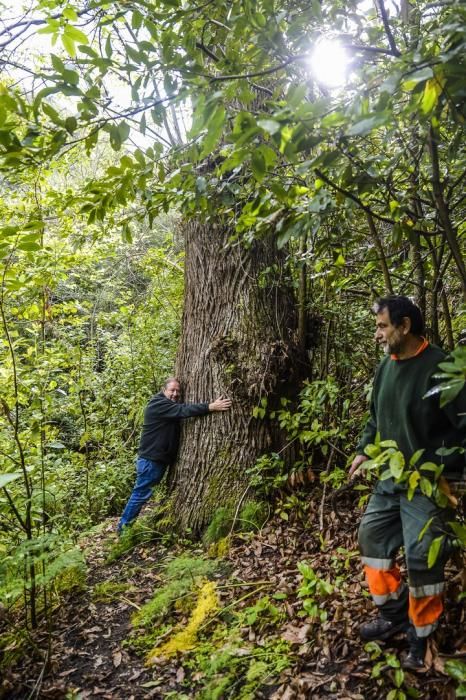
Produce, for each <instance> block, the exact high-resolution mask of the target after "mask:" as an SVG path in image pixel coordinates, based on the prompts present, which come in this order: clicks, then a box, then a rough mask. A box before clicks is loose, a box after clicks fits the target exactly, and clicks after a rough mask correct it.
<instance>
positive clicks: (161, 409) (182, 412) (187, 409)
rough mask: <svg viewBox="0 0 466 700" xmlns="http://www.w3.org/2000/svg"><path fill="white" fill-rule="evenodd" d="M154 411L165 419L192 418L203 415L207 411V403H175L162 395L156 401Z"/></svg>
mask: <svg viewBox="0 0 466 700" xmlns="http://www.w3.org/2000/svg"><path fill="white" fill-rule="evenodd" d="M156 413H157V415H158V416H160V418H165V419H167V420H170V419H173V420H180V419H182V418H193V417H194V416H204V415H205V414H206V413H209V404H208V403H176V402H175V401H170V399H167V398H166V397H164V398H163V399H161V400H160V401H158V402H157V406H156Z"/></svg>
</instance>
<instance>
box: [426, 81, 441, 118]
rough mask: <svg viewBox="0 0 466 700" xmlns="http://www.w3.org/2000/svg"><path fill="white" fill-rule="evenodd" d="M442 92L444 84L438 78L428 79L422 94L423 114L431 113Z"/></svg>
mask: <svg viewBox="0 0 466 700" xmlns="http://www.w3.org/2000/svg"><path fill="white" fill-rule="evenodd" d="M441 94H442V86H441V85H440V83H439V82H438V80H436V79H435V78H433V79H432V80H428V81H427V83H426V86H425V88H424V92H423V94H422V100H421V112H422V113H423V114H429V112H432V110H433V109H434V107H435V105H436V104H437V102H438V98H439V97H440V95H441Z"/></svg>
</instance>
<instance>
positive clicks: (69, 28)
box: [63, 24, 89, 44]
mask: <svg viewBox="0 0 466 700" xmlns="http://www.w3.org/2000/svg"><path fill="white" fill-rule="evenodd" d="M63 34H64V36H66V37H69V38H70V39H72V40H73V41H77V42H79V43H80V44H88V43H89V39H88V38H87V36H86V35H85V34H84V32H82V31H81V30H80V29H78V28H77V27H74V26H73V25H72V24H67V25H66V27H65V29H64V30H63Z"/></svg>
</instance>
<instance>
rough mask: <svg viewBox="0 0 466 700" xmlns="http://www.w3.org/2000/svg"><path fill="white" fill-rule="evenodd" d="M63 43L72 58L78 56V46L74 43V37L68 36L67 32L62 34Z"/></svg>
mask: <svg viewBox="0 0 466 700" xmlns="http://www.w3.org/2000/svg"><path fill="white" fill-rule="evenodd" d="M61 43H62V44H63V48H64V49H65V51H66V53H67V54H68V55H69V56H71V58H75V57H76V46H75V45H74V41H73V39H72V38H71V37H70V36H68V35H67V34H62V35H61Z"/></svg>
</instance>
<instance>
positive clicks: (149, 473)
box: [117, 457, 166, 532]
mask: <svg viewBox="0 0 466 700" xmlns="http://www.w3.org/2000/svg"><path fill="white" fill-rule="evenodd" d="M165 468H166V465H165V464H162V463H161V462H153V461H152V460H150V459H145V458H144V457H138V458H137V460H136V482H135V484H134V486H133V491H132V493H131V496H130V497H129V500H128V503H127V504H126V506H125V509H124V511H123V515H122V516H121V518H120V522H119V523H118V526H117V530H118V532H121V528H122V527H124V526H125V525H129V524H130V523H131V522H133V520H135V519H136V518H137V517H138V515H139V512H140V510H141V508H142V506H143V505H144V503H146V501H148V500H149V498H150V497H151V496H152V489H153V487H154V486H155V485H156V484H158V483H160V481H161V480H162V477H163V475H164V474H165Z"/></svg>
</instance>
